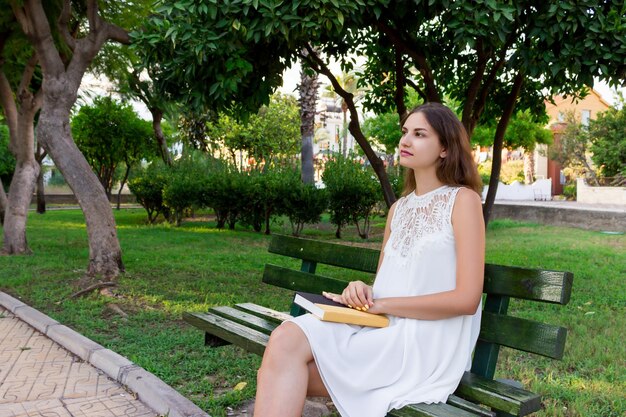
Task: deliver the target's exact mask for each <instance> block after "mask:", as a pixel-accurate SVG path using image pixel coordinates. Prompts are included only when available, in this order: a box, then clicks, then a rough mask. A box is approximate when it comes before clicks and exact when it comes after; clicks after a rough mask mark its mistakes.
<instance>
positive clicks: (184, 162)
mask: <svg viewBox="0 0 626 417" xmlns="http://www.w3.org/2000/svg"><path fill="white" fill-rule="evenodd" d="M206 175H207V171H206V165H205V163H204V161H202V160H201V159H200V157H198V156H196V155H190V156H188V157H187V158H185V159H181V160H179V161H177V162H176V163H175V164H174V165H173V166H172V169H171V174H170V177H169V178H168V180H167V183H166V184H165V187H163V204H164V205H165V206H166V207H168V208H169V209H170V212H171V214H172V216H170V221H173V222H175V223H176V225H177V226H180V223H181V221H182V218H183V216H184V214H185V213H186V212H187V211H189V210H191V209H192V208H194V207H200V206H201V205H202V204H201V201H200V198H199V197H200V196H199V193H200V189H201V184H202V179H203V178H204V177H205V176H206Z"/></svg>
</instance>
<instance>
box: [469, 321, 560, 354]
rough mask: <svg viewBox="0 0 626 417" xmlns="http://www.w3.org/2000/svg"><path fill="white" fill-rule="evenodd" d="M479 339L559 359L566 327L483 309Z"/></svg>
mask: <svg viewBox="0 0 626 417" xmlns="http://www.w3.org/2000/svg"><path fill="white" fill-rule="evenodd" d="M480 326H481V327H480V335H479V339H480V340H482V341H484V342H487V343H496V344H498V345H502V346H507V347H511V348H514V349H519V350H523V351H525V352H531V353H535V354H538V355H543V356H547V357H549V358H553V359H561V358H562V357H563V351H564V349H565V339H566V336H567V330H566V329H565V328H564V327H560V326H555V325H551V324H544V323H539V322H536V321H532V320H527V319H522V318H518V317H512V316H505V315H502V314H494V313H490V312H487V311H483V318H482V320H481V325H480Z"/></svg>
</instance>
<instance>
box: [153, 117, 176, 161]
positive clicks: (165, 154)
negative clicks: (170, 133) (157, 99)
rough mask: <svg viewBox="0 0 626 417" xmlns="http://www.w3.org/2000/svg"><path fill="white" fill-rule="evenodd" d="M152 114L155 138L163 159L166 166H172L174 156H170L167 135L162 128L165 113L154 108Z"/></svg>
mask: <svg viewBox="0 0 626 417" xmlns="http://www.w3.org/2000/svg"><path fill="white" fill-rule="evenodd" d="M150 113H151V114H152V129H153V130H154V137H155V138H156V140H157V144H158V145H159V152H160V153H161V158H162V159H163V162H165V164H166V165H168V166H172V156H171V155H170V151H169V149H167V142H166V141H165V135H164V134H163V129H162V128H161V121H162V120H163V112H162V111H161V110H160V109H155V108H153V109H150Z"/></svg>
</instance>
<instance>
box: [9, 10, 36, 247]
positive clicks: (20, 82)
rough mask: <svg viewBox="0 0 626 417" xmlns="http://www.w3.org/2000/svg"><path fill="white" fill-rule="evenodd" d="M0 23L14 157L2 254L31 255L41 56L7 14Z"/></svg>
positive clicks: (11, 149)
mask: <svg viewBox="0 0 626 417" xmlns="http://www.w3.org/2000/svg"><path fill="white" fill-rule="evenodd" d="M2 6H3V7H6V5H2ZM0 21H2V26H1V29H0V32H1V33H0V105H1V106H2V109H3V111H4V118H5V120H6V122H7V125H8V130H9V138H10V139H9V144H8V148H9V151H10V152H11V153H12V154H13V156H14V157H15V171H14V172H13V176H12V178H11V185H10V187H9V194H8V196H6V197H7V198H6V199H4V198H3V197H2V200H3V203H4V204H3V205H4V206H5V207H6V209H5V210H4V216H3V229H4V233H3V246H2V253H5V254H29V253H31V250H30V248H29V247H28V242H27V241H26V220H27V218H28V206H29V205H30V201H31V198H32V195H33V191H34V190H35V181H36V179H37V176H38V174H39V170H40V167H39V164H38V163H37V161H36V160H35V132H34V125H35V116H36V115H37V112H38V111H39V109H40V107H41V104H42V90H41V79H40V76H39V75H40V74H38V71H37V62H38V57H37V55H36V54H35V53H34V51H33V49H32V48H31V47H30V46H29V45H28V42H27V41H26V40H25V39H24V37H23V35H22V34H21V33H20V31H19V26H18V25H17V22H16V21H15V19H14V18H13V16H12V15H10V14H7V13H6V12H5V13H3V15H2V19H0ZM3 194H4V190H3Z"/></svg>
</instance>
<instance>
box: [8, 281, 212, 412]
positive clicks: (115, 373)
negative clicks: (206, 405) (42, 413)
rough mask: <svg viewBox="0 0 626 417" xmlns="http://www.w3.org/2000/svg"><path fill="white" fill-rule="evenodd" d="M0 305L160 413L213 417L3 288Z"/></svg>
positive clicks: (156, 380)
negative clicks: (123, 386)
mask: <svg viewBox="0 0 626 417" xmlns="http://www.w3.org/2000/svg"><path fill="white" fill-rule="evenodd" d="M0 306H2V307H4V308H5V309H7V310H9V311H10V312H11V313H13V314H14V315H15V316H16V317H17V318H19V319H20V320H23V321H24V322H26V323H28V324H29V325H31V326H33V327H34V328H35V329H37V330H39V331H40V332H41V333H43V334H45V335H46V336H48V337H49V338H50V339H52V340H53V341H55V342H56V343H58V344H59V345H61V346H63V347H64V348H65V349H67V350H69V351H70V352H72V353H73V354H75V355H76V356H78V357H80V358H81V359H83V360H84V361H86V362H88V363H90V364H91V365H93V366H94V367H96V368H98V369H100V370H102V371H103V372H104V373H106V374H107V375H108V376H109V377H110V378H111V379H114V380H115V381H117V382H118V383H120V384H122V385H125V386H127V387H128V388H129V389H130V390H131V391H133V392H134V393H136V394H137V397H138V398H139V400H140V401H142V402H144V403H145V404H146V405H147V406H148V407H150V408H152V409H153V410H154V411H156V412H157V413H158V414H159V415H162V416H167V417H210V416H209V415H208V414H207V413H205V412H204V411H202V410H201V409H200V408H199V407H198V406H197V405H195V404H194V403H192V402H191V401H190V400H188V399H187V398H185V397H183V396H182V395H181V394H180V393H179V392H178V391H176V390H174V389H173V388H172V387H170V386H169V385H167V384H166V383H165V382H163V381H161V379H159V378H157V377H156V376H154V375H153V374H151V373H150V372H148V371H146V370H145V369H143V368H141V367H140V366H138V365H135V364H134V363H132V362H131V361H129V360H128V359H126V358H125V357H123V356H121V355H119V354H117V353H115V352H113V351H112V350H109V349H105V348H104V347H103V346H101V345H99V344H97V343H96V342H94V341H92V340H90V339H88V338H86V337H85V336H83V335H81V334H80V333H77V332H75V331H74V330H72V329H70V328H69V327H67V326H64V325H62V324H60V323H59V322H58V321H56V320H53V319H52V318H50V317H48V316H47V315H45V314H43V313H41V312H40V311H37V310H35V309H34V308H32V307H29V306H28V305H26V304H24V303H23V302H21V301H19V300H17V299H15V298H13V297H11V296H10V295H8V294H6V293H4V292H2V291H0Z"/></svg>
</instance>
